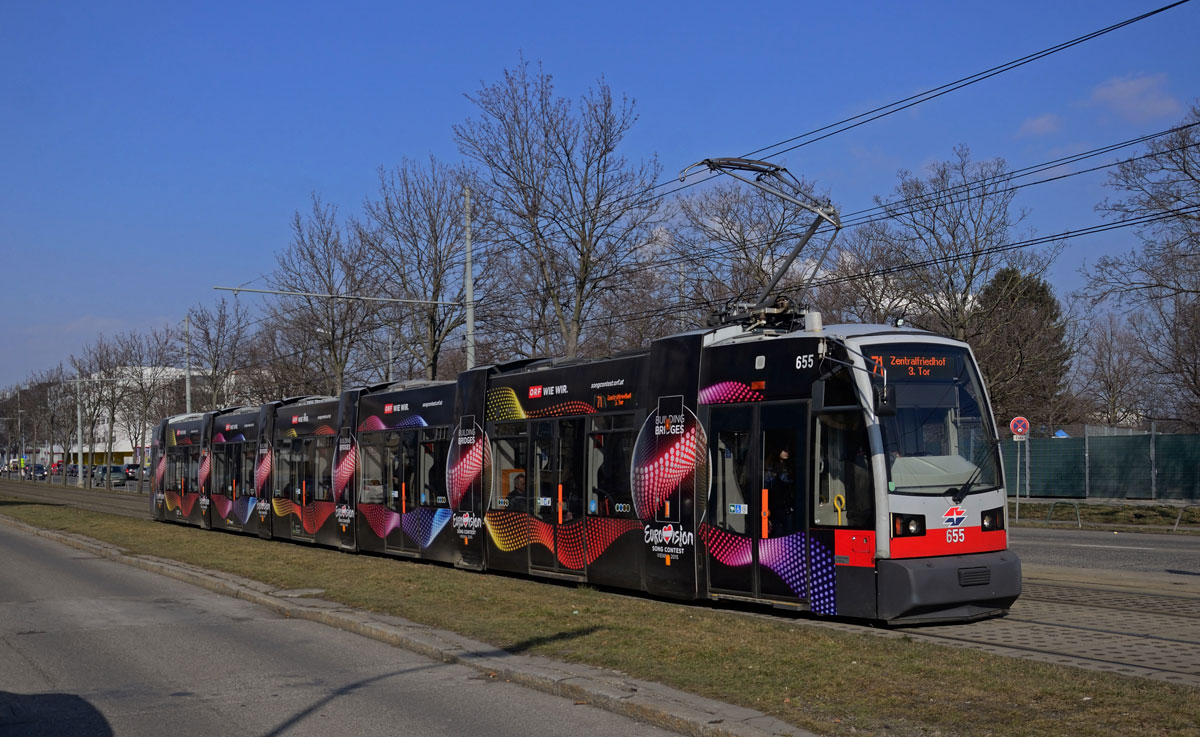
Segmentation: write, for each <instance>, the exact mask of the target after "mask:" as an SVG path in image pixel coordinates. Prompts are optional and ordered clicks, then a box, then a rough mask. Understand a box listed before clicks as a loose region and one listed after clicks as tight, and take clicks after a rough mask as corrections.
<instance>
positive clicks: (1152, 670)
mask: <svg viewBox="0 0 1200 737" xmlns="http://www.w3.org/2000/svg"><path fill="white" fill-rule="evenodd" d="M0 494H4V495H8V496H11V497H15V498H20V499H25V500H28V501H31V502H37V503H48V504H57V505H66V506H72V507H76V508H79V509H86V510H89V511H96V512H106V513H111V514H120V515H124V516H130V517H138V518H143V519H147V518H149V516H150V515H149V509H148V506H149V499H148V497H147V496H146V495H144V494H137V493H130V492H119V491H113V492H110V491H107V490H104V489H76V488H73V487H66V488H64V487H62V486H56V485H50V484H42V483H31V482H23V481H8V480H4V479H0ZM743 611H744V610H743ZM745 613H747V614H751V615H752V616H756V615H761V616H780V615H773V614H765V613H758V614H755V613H751V612H745ZM784 616H788V615H784ZM810 621H811V623H812V624H814V625H818V626H827V627H832V628H834V629H838V630H842V631H847V632H855V633H860V634H874V635H880V636H889V637H910V638H912V639H914V640H919V641H923V642H930V643H934V644H940V645H945V646H950V647H968V648H974V649H978V650H983V651H987V652H991V653H995V654H1000V655H1006V656H1010V657H1020V658H1026V659H1031V660H1036V661H1040V662H1047V663H1054V664H1059V665H1068V666H1072V667H1080V668H1087V669H1092V670H1098V671H1106V672H1114V673H1121V674H1124V675H1132V676H1139V677H1146V678H1153V679H1157V680H1164V681H1168V682H1172V683H1179V684H1186V685H1191V686H1197V687H1200V595H1193V594H1190V593H1180V594H1175V593H1162V592H1161V591H1152V590H1150V589H1149V587H1147V588H1146V589H1144V590H1143V589H1138V588H1131V587H1130V584H1129V583H1128V582H1127V581H1126V582H1123V583H1122V584H1121V585H1120V586H1117V585H1106V584H1093V583H1064V582H1063V581H1061V580H1041V579H1038V578H1037V577H1033V576H1028V577H1027V578H1026V581H1025V586H1024V592H1023V593H1022V596H1021V598H1020V599H1018V600H1017V602H1016V604H1015V605H1014V606H1013V608H1012V610H1011V611H1010V612H1009V613H1008V615H1007V616H1004V617H998V618H993V619H986V620H982V621H978V622H968V623H964V624H942V625H935V626H930V625H923V626H913V627H894V628H878V627H872V626H869V625H859V624H854V623H848V622H830V621H827V620H816V619H814V620H810Z"/></svg>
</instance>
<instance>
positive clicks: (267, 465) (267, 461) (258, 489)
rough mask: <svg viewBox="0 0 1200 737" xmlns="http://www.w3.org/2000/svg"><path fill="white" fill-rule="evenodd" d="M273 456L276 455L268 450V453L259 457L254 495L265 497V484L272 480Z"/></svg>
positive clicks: (255, 474)
mask: <svg viewBox="0 0 1200 737" xmlns="http://www.w3.org/2000/svg"><path fill="white" fill-rule="evenodd" d="M273 455H274V453H272V452H271V450H270V448H268V449H267V452H266V453H263V454H262V455H260V456H259V457H258V465H257V466H255V467H254V493H255V495H256V496H265V495H264V494H263V484H265V483H267V479H269V478H271V457H272V456H273Z"/></svg>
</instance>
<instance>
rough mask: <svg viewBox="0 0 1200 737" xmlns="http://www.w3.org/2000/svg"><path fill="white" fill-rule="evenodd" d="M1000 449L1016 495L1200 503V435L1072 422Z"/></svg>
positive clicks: (1005, 436)
mask: <svg viewBox="0 0 1200 737" xmlns="http://www.w3.org/2000/svg"><path fill="white" fill-rule="evenodd" d="M1000 448H1001V455H1002V456H1003V458H1004V473H1005V481H1006V483H1007V484H1008V493H1009V495H1010V496H1011V495H1015V494H1016V492H1017V490H1018V489H1020V492H1021V494H1022V496H1026V495H1028V496H1034V497H1058V498H1065V499H1091V498H1095V499H1146V500H1164V501H1166V500H1175V501H1179V500H1182V501H1191V502H1200V435H1180V434H1163V433H1159V432H1155V431H1154V430H1153V429H1151V430H1148V431H1147V430H1129V429H1127V428H1114V427H1104V426H1098V425H1070V426H1065V427H1062V428H1060V429H1057V431H1056V434H1055V436H1053V437H1029V438H1028V439H1026V440H1024V441H1014V440H1013V438H1012V436H1011V435H1009V434H1007V433H1004V434H1003V439H1002V440H1001V443H1000Z"/></svg>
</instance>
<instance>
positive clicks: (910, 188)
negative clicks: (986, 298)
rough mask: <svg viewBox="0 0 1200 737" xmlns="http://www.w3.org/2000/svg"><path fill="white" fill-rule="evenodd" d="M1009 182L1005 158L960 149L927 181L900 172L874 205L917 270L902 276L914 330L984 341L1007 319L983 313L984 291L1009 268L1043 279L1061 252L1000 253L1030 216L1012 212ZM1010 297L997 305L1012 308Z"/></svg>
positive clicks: (1001, 298)
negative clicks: (977, 157)
mask: <svg viewBox="0 0 1200 737" xmlns="http://www.w3.org/2000/svg"><path fill="white" fill-rule="evenodd" d="M1009 182H1010V175H1009V174H1008V172H1007V169H1006V167H1005V163H1004V161H1003V160H1002V159H992V160H990V161H984V162H973V161H972V160H971V154H970V151H969V150H968V149H967V147H966V146H958V147H957V148H955V150H954V157H953V158H952V159H950V160H948V161H941V162H937V163H935V164H932V165H931V166H930V167H929V173H928V176H926V177H923V178H922V177H918V176H916V175H914V174H912V173H911V172H908V171H902V172H900V183H899V184H898V185H897V186H896V190H895V192H893V194H892V196H891V197H889V198H887V199H882V198H876V202H877V203H878V204H879V205H880V206H881V207H882V208H883V210H884V212H885V214H886V215H887V217H888V219H889V220H890V222H891V227H889V228H888V229H887V230H886V231H884V233H885V234H886V235H887V237H888V240H889V241H890V243H888V244H887V247H889V248H890V249H891V250H892V251H894V252H895V254H897V255H898V256H899V258H901V259H902V260H903V261H904V262H906V263H908V264H912V265H913V266H914V267H915V268H910V269H906V270H904V271H899V272H896V273H897V274H898V275H899V276H900V278H899V279H897V282H896V284H897V286H898V287H899V288H900V293H901V294H904V295H906V298H907V299H908V302H909V306H908V315H909V317H910V318H911V320H912V322H913V323H914V324H916V325H918V326H920V327H923V328H926V329H929V330H933V331H935V332H938V333H942V334H945V335H948V336H950V337H952V338H956V339H958V340H966V341H970V342H972V343H975V342H978V341H980V340H986V335H987V333H988V330H989V329H990V328H991V327H994V326H995V325H996V322H995V321H996V320H1003V319H1004V316H1003V315H997V314H995V313H994V312H993V311H990V310H986V309H984V310H981V309H979V308H978V305H977V304H976V298H977V295H978V293H979V291H980V290H981V289H983V287H984V285H985V284H987V283H988V282H990V281H991V280H992V278H993V277H994V276H995V275H996V274H997V272H999V271H1000V270H1001V269H1005V268H1010V269H1014V270H1015V271H1016V272H1018V273H1021V274H1028V275H1032V276H1035V277H1041V276H1042V275H1043V274H1044V273H1045V271H1046V269H1047V268H1048V267H1049V265H1050V263H1051V262H1052V261H1053V259H1054V257H1055V256H1056V255H1057V253H1058V252H1059V251H1060V250H1061V245H1056V246H1052V247H1050V248H1048V249H1042V250H1029V249H1023V250H1007V251H1001V250H997V249H998V247H999V246H1003V245H1006V244H1008V243H1010V242H1011V241H1012V235H1013V231H1014V229H1015V228H1016V227H1017V226H1018V225H1019V224H1020V222H1021V221H1022V220H1023V219H1024V217H1025V213H1024V212H1019V211H1018V212H1014V211H1013V207H1012V201H1013V197H1014V196H1015V192H1014V191H1013V190H1012V189H1011V187H1010V184H1009ZM1017 283H1018V282H1013V285H1014V286H1015V285H1016V284H1017ZM1009 296H1011V295H999V298H998V299H996V300H995V301H994V303H993V304H994V305H995V306H1000V305H1003V304H1006V303H1008V299H1007V297H1009Z"/></svg>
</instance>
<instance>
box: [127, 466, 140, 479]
mask: <svg viewBox="0 0 1200 737" xmlns="http://www.w3.org/2000/svg"><path fill="white" fill-rule="evenodd" d="M140 471H141V466H139V465H138V464H136V463H126V464H125V480H126V481H137V480H138V473H139V472H140Z"/></svg>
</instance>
